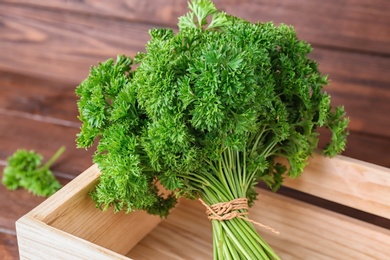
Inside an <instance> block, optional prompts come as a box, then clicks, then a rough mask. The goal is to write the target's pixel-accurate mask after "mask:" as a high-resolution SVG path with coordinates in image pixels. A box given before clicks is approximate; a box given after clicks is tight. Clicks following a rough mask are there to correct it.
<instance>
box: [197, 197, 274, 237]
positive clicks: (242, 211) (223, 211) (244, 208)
mask: <svg viewBox="0 0 390 260" xmlns="http://www.w3.org/2000/svg"><path fill="white" fill-rule="evenodd" d="M199 201H200V202H201V203H202V204H203V206H205V207H206V214H207V217H208V219H209V220H213V219H216V220H218V221H225V220H229V219H233V218H241V219H244V220H246V221H249V222H251V223H253V224H255V225H257V226H259V227H262V228H265V229H267V230H270V231H272V232H274V233H276V234H279V233H280V232H279V231H277V230H275V229H274V228H271V227H269V226H267V225H264V224H262V223H260V222H257V221H254V220H252V219H250V218H248V217H247V215H248V214H249V212H248V208H249V207H248V199H247V198H238V199H234V200H231V201H228V202H220V203H216V204H213V205H211V206H209V205H207V204H206V203H205V202H204V201H203V200H202V199H201V198H199Z"/></svg>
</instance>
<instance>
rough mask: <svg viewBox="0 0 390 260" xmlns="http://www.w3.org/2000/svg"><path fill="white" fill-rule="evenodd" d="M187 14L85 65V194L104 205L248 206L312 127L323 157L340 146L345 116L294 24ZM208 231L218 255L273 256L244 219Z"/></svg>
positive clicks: (294, 156) (195, 7)
mask: <svg viewBox="0 0 390 260" xmlns="http://www.w3.org/2000/svg"><path fill="white" fill-rule="evenodd" d="M189 9H190V11H189V12H188V13H187V14H186V15H184V16H182V17H180V18H179V31H178V32H177V33H174V31H173V30H172V29H153V30H151V31H150V35H151V39H150V41H149V42H148V43H147V45H146V51H145V52H144V53H139V54H137V55H136V57H135V58H134V59H131V58H129V57H126V56H123V55H120V56H118V58H117V60H116V62H114V61H113V60H108V61H106V62H104V63H100V64H99V65H98V66H97V67H92V69H91V72H90V75H89V77H88V78H87V79H86V80H85V81H83V82H82V83H81V84H80V85H79V86H78V87H77V89H76V93H77V95H78V97H79V100H78V108H79V112H80V116H79V118H80V120H81V121H82V122H83V124H82V127H81V131H80V133H79V134H78V137H77V144H78V146H79V147H84V148H87V147H90V146H92V145H93V143H94V142H95V141H96V140H98V141H96V142H98V145H97V151H96V153H95V155H94V162H96V163H97V164H98V165H99V168H100V170H101V171H102V175H101V177H100V182H99V184H98V185H97V187H96V190H95V191H94V192H93V193H92V197H93V199H94V200H95V201H96V203H97V205H98V206H99V207H101V208H103V209H107V208H108V207H110V206H113V207H114V208H115V210H117V211H119V210H125V211H127V212H130V211H133V210H146V211H147V212H149V213H150V214H158V215H160V216H167V215H168V213H169V210H170V209H171V208H172V207H173V206H174V205H175V203H176V198H177V197H187V198H198V197H200V198H202V199H203V200H204V201H205V202H206V203H207V204H209V205H212V204H215V203H219V202H227V201H231V200H233V199H235V198H243V197H244V198H248V199H249V204H250V205H252V203H253V201H254V200H255V198H256V195H257V194H256V191H255V186H256V184H257V183H258V182H259V181H264V182H265V183H266V184H267V185H269V186H270V187H271V188H273V189H274V190H276V189H278V187H279V186H280V185H281V183H282V181H283V176H284V175H287V176H290V177H297V176H299V174H300V173H301V172H302V171H303V169H304V167H305V164H306V160H307V158H308V157H309V156H310V155H311V154H312V153H313V151H314V150H315V149H316V147H317V142H318V132H317V129H318V128H319V127H326V128H328V129H330V131H331V133H332V139H331V141H330V143H329V144H328V145H327V146H326V148H325V149H324V151H323V152H324V154H325V155H328V156H333V155H335V154H338V153H340V152H341V151H342V150H343V149H344V147H345V143H346V136H347V131H346V128H347V125H348V118H346V117H345V112H344V109H343V108H342V107H337V108H335V109H333V108H332V107H331V105H330V96H329V95H328V94H326V93H325V92H323V91H322V87H323V86H324V85H326V84H327V78H326V77H325V76H322V75H321V74H320V72H319V71H318V66H317V63H316V62H315V61H313V60H311V59H309V58H308V54H309V53H310V52H311V47H310V45H309V44H307V43H306V42H304V41H300V40H298V39H297V36H296V32H295V30H294V28H292V27H290V26H286V25H280V26H275V25H274V24H273V23H255V24H252V23H250V22H248V21H245V20H243V19H240V18H237V17H233V16H229V15H226V14H225V13H224V12H220V11H219V10H217V9H216V8H215V7H214V4H213V3H212V2H211V1H209V0H194V1H192V2H190V3H189ZM132 66H133V68H132ZM278 157H283V158H286V159H287V161H288V165H283V164H281V163H278V162H276V160H275V159H276V158H278ZM158 183H161V184H162V186H163V187H164V188H165V189H167V190H170V191H172V192H171V193H169V194H168V195H167V194H162V193H161V192H160V191H159V189H158ZM212 224H213V238H214V256H215V258H216V259H260V258H261V259H277V258H278V257H277V256H276V254H275V253H274V252H273V251H272V249H271V248H270V247H269V246H268V245H267V244H266V243H265V242H264V241H263V239H262V238H261V237H260V236H259V234H258V233H257V232H256V231H255V229H254V228H253V225H252V224H251V223H250V222H248V221H246V220H244V219H239V218H235V219H231V220H229V221H222V222H220V221H217V220H213V221H212Z"/></svg>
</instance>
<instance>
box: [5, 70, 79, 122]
mask: <svg viewBox="0 0 390 260" xmlns="http://www.w3.org/2000/svg"><path fill="white" fill-rule="evenodd" d="M0 89H1V95H0V110H1V112H0V113H9V114H12V113H16V114H17V115H20V116H22V115H25V114H31V115H35V116H36V117H37V116H41V118H42V120H44V119H43V117H46V118H47V119H46V120H50V119H51V120H52V121H54V122H55V121H58V122H59V123H60V122H62V123H63V124H65V125H69V126H74V127H79V126H80V121H79V120H78V119H77V116H78V111H77V107H76V106H77V105H76V102H77V98H76V95H75V85H73V84H69V83H68V84H66V83H64V82H61V81H58V80H57V81H54V80H49V79H46V78H37V77H32V76H28V75H23V74H18V73H12V72H8V71H0ZM8 111H9V112H8ZM26 116H27V115H26ZM31 117H32V116H31Z"/></svg>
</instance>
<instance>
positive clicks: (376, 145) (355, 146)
mask: <svg viewBox="0 0 390 260" xmlns="http://www.w3.org/2000/svg"><path fill="white" fill-rule="evenodd" d="M319 132H320V139H319V140H320V142H319V145H318V148H319V149H323V148H324V146H325V145H326V143H327V142H328V141H329V140H330V132H329V131H328V130H327V129H319ZM389 147H390V138H387V137H384V136H375V135H367V134H364V133H361V132H358V131H357V132H355V131H351V132H350V134H349V136H348V141H347V146H346V149H345V151H344V152H343V153H342V154H343V155H345V156H348V157H351V158H355V159H358V160H362V161H365V162H369V163H373V164H377V165H380V166H383V167H387V168H390V160H389Z"/></svg>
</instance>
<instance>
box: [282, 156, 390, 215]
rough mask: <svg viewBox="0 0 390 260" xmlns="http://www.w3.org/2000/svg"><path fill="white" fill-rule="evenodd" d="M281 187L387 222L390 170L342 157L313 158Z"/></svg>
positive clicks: (389, 204)
mask: <svg viewBox="0 0 390 260" xmlns="http://www.w3.org/2000/svg"><path fill="white" fill-rule="evenodd" d="M284 186H286V187H289V188H293V189H296V190H299V191H302V192H306V193H308V194H311V195H314V196H317V197H320V198H324V199H327V200H330V201H333V202H336V203H340V204H343V205H346V206H349V207H352V208H355V209H359V210H362V211H365V212H368V213H371V214H375V215H378V216H381V217H384V218H387V219H390V189H389V187H390V169H389V168H385V167H380V166H377V165H373V164H370V163H365V162H362V161H358V160H355V159H352V158H348V157H344V156H336V157H334V158H326V157H323V156H321V155H318V154H316V155H315V156H314V157H313V158H311V159H310V160H309V164H308V165H307V167H306V168H305V171H304V172H303V173H302V175H301V176H300V177H299V178H296V179H290V178H286V179H285V182H284Z"/></svg>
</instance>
